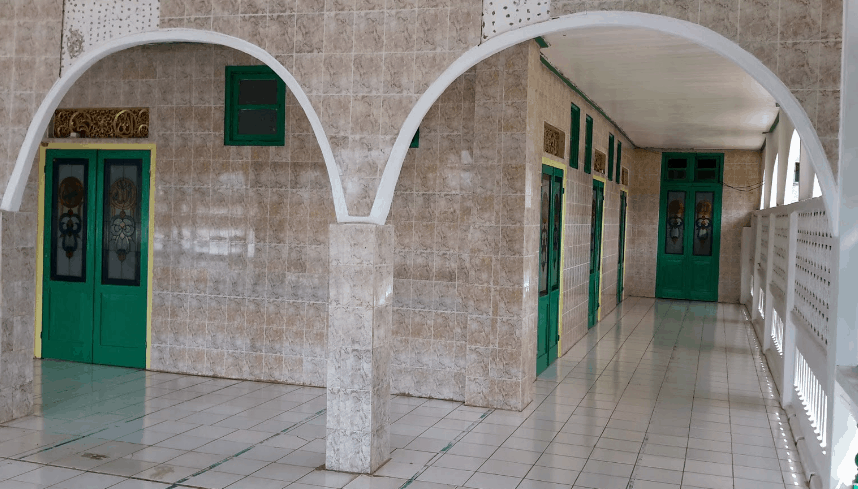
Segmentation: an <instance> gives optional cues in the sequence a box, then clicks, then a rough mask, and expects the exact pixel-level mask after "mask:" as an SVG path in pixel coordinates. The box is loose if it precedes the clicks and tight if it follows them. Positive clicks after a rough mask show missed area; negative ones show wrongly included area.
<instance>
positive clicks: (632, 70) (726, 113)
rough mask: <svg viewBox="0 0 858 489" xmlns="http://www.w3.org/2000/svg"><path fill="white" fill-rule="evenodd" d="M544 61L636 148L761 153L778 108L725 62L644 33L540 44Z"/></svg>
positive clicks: (565, 36)
mask: <svg viewBox="0 0 858 489" xmlns="http://www.w3.org/2000/svg"><path fill="white" fill-rule="evenodd" d="M544 39H545V40H546V41H547V42H548V44H549V47H548V48H543V49H542V53H543V55H544V56H545V57H546V58H547V59H548V60H549V61H550V62H551V64H553V65H554V66H555V67H556V68H557V69H558V70H559V71H560V72H561V73H563V74H564V75H565V76H566V77H567V78H569V79H570V80H571V81H572V83H574V84H575V85H577V86H578V88H580V89H581V90H582V91H583V92H584V93H585V94H586V95H587V96H588V97H589V98H590V99H591V100H593V101H594V102H595V103H596V104H598V105H599V106H600V107H601V108H602V110H604V111H605V113H607V114H608V116H609V117H610V118H611V119H613V120H614V122H616V123H617V124H618V125H619V126H620V127H621V128H622V129H623V130H624V131H625V132H626V134H628V135H629V137H630V138H631V139H632V141H634V143H635V145H637V146H638V147H648V148H671V149H674V148H675V149H680V148H689V149H691V148H693V149H759V148H760V147H761V146H762V145H763V141H764V139H765V136H764V135H763V132H765V131H768V130H769V128H770V127H771V125H772V123H774V121H775V117H776V116H777V113H778V108H777V107H776V106H775V100H774V98H772V96H771V95H770V94H769V93H768V92H767V91H766V90H765V89H764V88H763V87H762V86H761V85H760V84H759V83H757V82H756V81H755V80H754V79H753V78H751V77H750V75H748V74H747V73H745V72H744V71H743V70H742V69H741V68H739V67H738V66H736V65H735V64H733V63H732V62H731V61H729V60H727V59H726V58H722V57H721V56H719V55H718V54H715V53H713V52H712V51H710V50H708V49H706V48H704V47H701V46H699V45H697V44H694V43H692V42H689V41H685V40H682V39H679V38H676V37H673V36H669V35H667V34H663V33H660V32H655V31H651V30H648V29H637V28H635V29H632V28H625V27H621V28H600V29H579V30H575V31H571V32H567V33H559V34H552V35H549V36H545V37H544Z"/></svg>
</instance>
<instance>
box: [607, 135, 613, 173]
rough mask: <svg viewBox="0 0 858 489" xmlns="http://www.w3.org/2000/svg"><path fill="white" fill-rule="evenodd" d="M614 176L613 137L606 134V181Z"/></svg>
mask: <svg viewBox="0 0 858 489" xmlns="http://www.w3.org/2000/svg"><path fill="white" fill-rule="evenodd" d="M613 174H614V135H613V134H611V133H608V181H611V175H613Z"/></svg>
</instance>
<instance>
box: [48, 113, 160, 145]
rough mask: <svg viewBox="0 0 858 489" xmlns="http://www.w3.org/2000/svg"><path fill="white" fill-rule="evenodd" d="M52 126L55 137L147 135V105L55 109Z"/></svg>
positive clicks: (122, 137) (106, 137)
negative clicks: (122, 107) (123, 107)
mask: <svg viewBox="0 0 858 489" xmlns="http://www.w3.org/2000/svg"><path fill="white" fill-rule="evenodd" d="M53 126H54V128H53V131H51V136H52V137H55V138H69V137H80V138H98V139H112V138H121V139H126V138H148V137H149V109H148V108H141V107H137V108H128V109H118V108H105V109H57V110H56V111H55V112H54V124H53Z"/></svg>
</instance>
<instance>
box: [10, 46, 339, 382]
mask: <svg viewBox="0 0 858 489" xmlns="http://www.w3.org/2000/svg"><path fill="white" fill-rule="evenodd" d="M260 67H263V63H262V62H261V61H260V60H259V59H258V58H257V57H255V56H253V55H251V54H248V53H246V52H244V51H242V50H237V49H234V48H233V47H228V46H224V45H218V44H211V43H172V44H164V43H155V44H141V45H137V46H133V47H128V48H127V49H124V50H122V51H121V52H115V53H112V54H109V55H105V56H104V57H102V58H100V59H99V60H98V61H95V62H94V63H93V64H92V66H90V67H89V69H87V70H86V72H85V73H82V74H81V77H80V78H79V79H78V81H77V83H74V84H72V86H70V87H69V90H68V91H67V92H66V94H65V96H64V97H63V98H62V100H61V101H60V102H58V108H59V109H63V110H70V109H75V108H93V109H95V110H98V109H102V108H110V107H123V106H125V107H148V108H149V109H150V111H149V121H148V127H149V132H148V137H147V138H146V139H145V140H143V139H134V140H130V141H129V140H126V141H129V143H131V144H134V145H137V146H139V145H141V144H140V143H141V142H143V143H146V144H145V145H146V146H149V147H151V148H150V152H149V154H148V155H147V157H148V158H149V161H148V163H149V164H150V166H149V167H148V169H149V170H150V175H151V178H148V179H147V178H145V175H146V172H145V170H144V171H142V172H141V173H142V174H143V175H142V178H141V180H143V181H144V182H145V181H146V180H148V184H149V185H150V188H151V189H152V191H151V193H147V192H142V191H141V192H138V195H142V194H147V195H149V196H150V199H149V201H148V208H150V209H151V213H150V214H149V215H150V216H151V221H150V222H152V223H153V225H152V226H149V233H148V236H151V241H149V259H148V263H144V264H142V265H141V266H140V276H142V277H144V278H143V279H142V282H143V283H142V285H141V284H136V286H137V287H139V288H140V289H142V290H141V291H140V292H141V295H142V296H143V297H144V298H147V297H146V296H147V295H148V299H149V300H151V305H149V306H148V307H149V311H150V312H149V313H148V314H150V319H148V320H147V309H146V306H145V305H144V306H143V307H142V308H141V309H142V312H140V310H137V313H135V314H134V316H135V317H134V318H127V319H126V321H115V323H116V324H120V325H121V326H122V328H123V331H124V332H125V333H127V335H128V336H131V335H132V333H133V334H135V335H136V333H137V332H139V331H140V329H141V327H142V328H143V331H145V332H146V334H147V339H146V346H145V353H144V355H145V357H144V361H145V362H146V363H145V366H146V368H149V369H151V370H158V371H166V372H172V373H176V374H193V375H207V376H216V377H226V378H238V379H248V380H266V381H275V382H289V383H294V384H303V385H310V386H318V387H321V386H324V385H325V369H324V365H325V354H326V329H327V296H328V270H327V269H328V257H329V253H328V244H329V243H328V226H329V225H330V224H332V223H335V222H336V215H335V209H334V204H333V202H332V199H331V187H330V185H331V183H330V180H329V178H328V175H327V174H326V171H325V168H324V166H323V165H324V163H325V162H324V158H323V151H322V150H321V147H320V146H321V145H319V144H317V140H316V134H315V133H314V131H313V125H312V120H311V115H310V113H309V112H307V111H305V109H304V107H302V106H301V105H300V103H299V98H298V96H297V95H296V94H295V93H294V92H293V91H292V90H290V89H288V88H287V89H286V90H285V92H286V93H285V100H281V101H278V102H277V103H276V104H273V105H277V110H278V111H280V110H282V117H283V127H282V128H280V129H282V130H283V137H284V140H283V141H282V143H281V142H278V143H276V144H273V145H267V146H265V145H259V144H254V145H252V146H251V145H240V144H234V142H233V141H230V143H233V144H227V142H226V140H225V134H226V132H227V126H228V123H227V121H229V120H230V119H229V117H228V115H227V112H228V108H227V105H228V103H227V102H226V99H227V98H228V94H231V93H232V92H231V88H230V87H231V86H232V89H236V88H240V85H241V81H239V82H238V85H239V87H235V84H236V83H235V80H232V79H230V77H229V73H231V72H241V73H243V72H244V71H247V72H250V73H251V74H252V75H253V76H255V77H256V78H252V77H249V78H241V80H244V79H250V80H256V79H264V80H271V81H276V77H274V76H271V73H270V72H268V71H266V70H264V69H261V68H260ZM242 70H244V71H242ZM260 76H262V78H259V77H260ZM254 88H255V90H257V91H255V92H252V93H251V95H253V94H257V93H258V91H259V87H258V86H256V87H254ZM282 92H283V90H282V87H279V86H278V87H277V89H276V93H277V94H282ZM235 95H236V98H238V99H241V97H242V95H246V92H241V91H240V90H239V91H237V92H236V93H235ZM278 97H279V95H278ZM272 110H273V109H272ZM58 120H59V119H58ZM239 124H240V120H239ZM62 135H64V134H58V135H57V137H49V138H46V139H45V140H44V141H42V140H40V141H39V143H41V144H46V145H47V149H46V151H45V153H46V161H45V163H46V169H47V170H48V173H46V174H47V175H49V176H50V175H52V173H51V172H53V174H57V173H59V172H58V171H56V168H54V164H55V162H54V160H53V156H55V155H59V156H63V155H65V156H74V157H75V158H90V159H89V160H87V165H89V167H90V168H94V170H93V172H90V173H89V174H88V176H90V177H91V178H88V179H86V178H83V179H81V180H83V181H84V185H87V186H88V188H93V187H95V190H94V191H93V192H92V193H91V194H92V195H94V198H93V199H91V200H92V201H93V202H94V203H93V205H92V206H89V208H95V207H99V208H108V207H109V205H113V204H108V202H112V200H109V199H108V198H107V197H101V196H102V195H106V192H103V191H102V190H103V189H105V188H108V184H107V183H102V182H103V179H102V177H101V174H102V173H103V174H105V175H106V174H107V171H108V170H107V169H106V168H107V166H106V161H108V160H107V159H108V157H112V158H115V159H119V157H120V156H122V155H129V153H133V152H134V151H138V152H144V150H143V149H142V148H139V147H137V146H135V147H133V148H131V147H122V148H120V147H119V145H118V144H117V143H116V142H115V141H116V140H115V139H114V140H112V141H111V143H107V144H104V141H103V140H93V139H85V138H62ZM52 136H53V133H52ZM76 143H79V144H76ZM87 143H89V144H87ZM255 143H258V142H255ZM72 146H78V147H77V148H73V147H72ZM61 151H64V152H65V153H62V154H61V153H59V152H61ZM120 151H122V153H119V152H120ZM128 157H129V158H130V157H131V156H128ZM49 166H50V168H49ZM30 173H31V178H30V180H29V183H30V185H32V184H33V181H34V179H33V178H32V175H33V174H39V171H38V170H37V169H34V170H33V171H31V172H30ZM35 180H37V179H35ZM58 183H60V184H61V182H59V180H58V179H53V178H46V181H45V186H44V188H45V193H44V194H43V195H39V196H38V198H39V199H41V202H42V203H43V208H44V210H45V216H44V218H43V219H39V220H38V225H39V226H40V228H42V229H41V230H42V232H41V233H40V235H41V236H43V237H44V238H43V241H44V242H43V243H42V244H41V245H40V246H41V249H40V250H39V252H37V253H36V254H35V255H36V256H38V257H39V258H38V259H39V260H41V257H42V256H43V255H44V254H43V253H42V252H41V251H42V250H50V249H53V248H54V246H53V245H52V244H51V241H52V240H53V241H54V243H55V242H56V233H55V232H52V230H51V228H50V227H49V225H47V224H45V223H46V222H47V223H50V222H53V221H56V217H57V216H56V213H57V210H56V208H55V207H56V206H55V205H54V203H53V202H54V201H53V199H51V198H50V196H49V193H51V192H52V193H54V194H58V193H59V192H56V190H57V184H58ZM97 185H100V187H96V186H97ZM110 188H111V189H112V187H110ZM37 193H38V192H32V191H30V192H26V193H25V195H24V198H23V206H24V208H25V209H34V208H36V207H37V203H36V202H34V200H35V199H36V198H37V197H36V195H37ZM146 205H147V204H145V203H144V204H142V207H143V208H144V209H145V206H146ZM62 210H63V211H65V210H66V209H62ZM76 211H77V213H78V214H85V215H87V218H88V219H89V221H90V222H100V220H99V219H98V216H97V215H96V214H93V211H84V212H83V213H82V212H81V211H80V210H76ZM95 212H97V211H95ZM144 213H145V212H144ZM34 222H35V221H34ZM134 224H135V225H137V224H138V222H137V221H135V222H134ZM138 227H139V228H142V227H143V226H142V225H138ZM44 228H47V231H45V230H44ZM94 229H98V226H97V225H96V227H95V228H94ZM33 234H34V235H35V232H34V233H33ZM104 235H105V236H107V231H104ZM95 241H97V240H94V239H89V240H87V243H86V244H85V245H84V243H83V241H82V240H81V241H80V247H79V249H80V250H81V251H83V250H87V252H88V253H90V251H89V250H93V251H91V253H92V256H102V255H101V253H100V252H101V250H102V249H103V247H102V248H97V247H98V246H100V245H99V244H98V243H95ZM141 241H142V240H141ZM37 246H39V245H37ZM93 248H95V249H93ZM73 251H77V250H73ZM72 254H74V253H72ZM79 254H80V253H79ZM52 259H53V258H50V259H49V260H52ZM49 260H45V261H41V262H40V263H41V264H42V265H43V266H42V269H43V270H46V272H45V273H43V277H42V278H44V279H45V280H44V281H43V280H37V283H38V284H39V289H38V290H37V291H36V301H37V305H36V309H37V311H42V312H43V314H42V318H41V320H37V321H36V329H37V331H36V336H35V337H36V348H35V353H36V356H37V357H41V358H59V359H68V358H66V357H65V356H62V355H64V354H65V353H66V352H64V351H56V350H55V351H54V352H53V354H51V352H49V351H46V349H45V347H46V346H48V345H47V344H48V343H49V342H51V341H53V342H54V343H59V341H55V338H52V337H51V335H50V334H48V331H49V330H50V328H51V327H52V324H50V323H49V321H47V320H46V319H45V318H46V317H56V316H57V314H52V313H55V312H56V310H55V309H52V307H53V305H52V303H50V300H52V299H53V298H55V297H58V296H61V295H62V293H60V294H54V293H53V292H54V291H53V289H50V290H49V287H51V286H53V282H54V281H53V279H52V278H51V277H50V273H49V272H50V270H51V265H52V263H53V262H50V261H49ZM126 261H129V260H126ZM33 268H38V267H33ZM147 275H148V276H149V278H148V279H147V278H145V277H147ZM90 281H92V280H90ZM48 282H50V284H49V283H48ZM43 283H44V284H46V285H44V287H43ZM61 285H65V284H61ZM147 286H148V290H146V289H147ZM94 287H98V284H96V285H94ZM48 297H50V298H51V299H48ZM80 297H81V298H82V299H81V302H83V301H85V300H87V299H91V298H92V297H99V296H98V292H93V287H90V290H89V294H86V293H81V294H80ZM119 304H120V307H116V308H114V309H121V308H122V306H127V303H125V302H122V303H119ZM144 304H145V299H144ZM93 309H94V308H93ZM79 324H81V325H82V327H81V330H82V334H81V335H80V336H84V333H85V331H83V330H84V329H86V328H84V327H83V322H82V321H81V322H80V323H79ZM91 324H92V325H93V326H91V327H90V328H89V329H91V330H96V328H97V327H98V326H99V325H101V324H102V323H100V322H99V320H98V318H94V319H93V320H92V321H91ZM63 326H66V325H65V324H60V325H58V327H57V328H56V329H55V331H59V330H60V329H61V328H62V327H63ZM40 328H42V329H40ZM42 331H44V332H45V333H46V334H45V335H44V340H42V339H41V338H42V335H41V334H40V333H41V332H42ZM57 336H59V335H57ZM90 337H92V338H93V340H92V341H91V343H92V344H93V345H95V344H97V342H98V341H100V340H97V339H95V338H96V335H94V334H92V333H90ZM31 338H32V336H31ZM59 347H60V348H62V345H59ZM93 350H95V347H94V348H93ZM74 359H75V360H77V361H84V362H87V361H91V362H92V363H95V364H110V365H117V364H119V365H125V366H133V367H143V366H144V365H141V364H140V362H137V363H130V362H129V363H128V364H122V363H118V362H110V361H107V360H105V359H104V357H102V358H101V359H99V358H97V357H96V356H95V355H92V356H91V357H90V358H74Z"/></svg>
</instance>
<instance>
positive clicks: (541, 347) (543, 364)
mask: <svg viewBox="0 0 858 489" xmlns="http://www.w3.org/2000/svg"><path fill="white" fill-rule="evenodd" d="M562 236H563V170H561V169H559V168H554V167H551V166H548V165H542V186H541V189H540V218H539V319H538V329H537V345H536V348H537V350H536V374H537V375H539V374H540V373H541V372H542V371H543V370H545V369H546V368H547V367H548V366H549V365H551V364H552V363H553V362H554V360H556V359H557V343H558V341H559V340H560V334H559V324H560V250H561V247H560V246H561V241H562Z"/></svg>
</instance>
